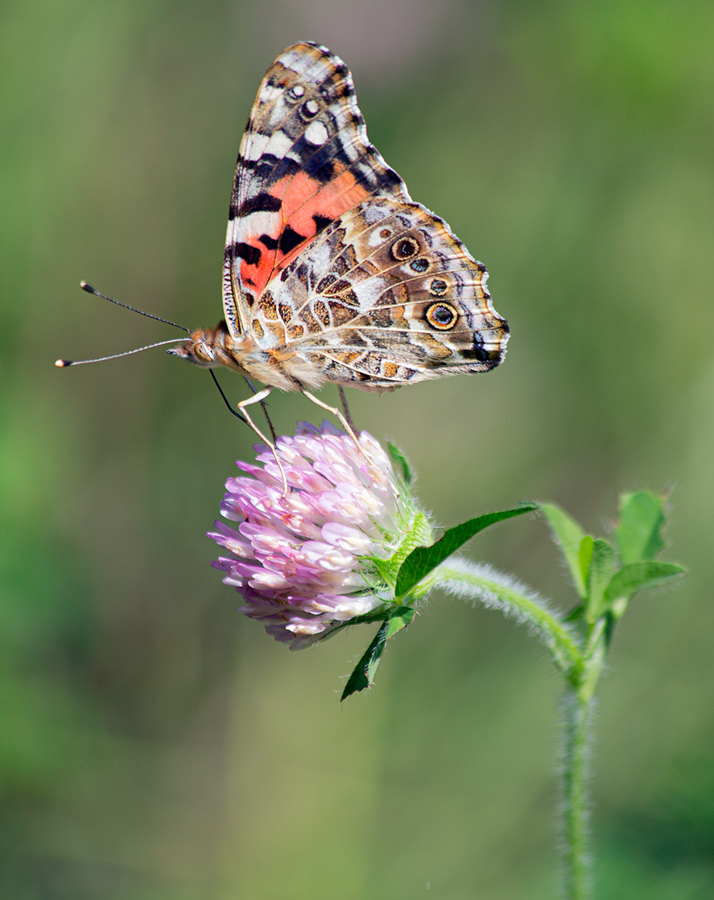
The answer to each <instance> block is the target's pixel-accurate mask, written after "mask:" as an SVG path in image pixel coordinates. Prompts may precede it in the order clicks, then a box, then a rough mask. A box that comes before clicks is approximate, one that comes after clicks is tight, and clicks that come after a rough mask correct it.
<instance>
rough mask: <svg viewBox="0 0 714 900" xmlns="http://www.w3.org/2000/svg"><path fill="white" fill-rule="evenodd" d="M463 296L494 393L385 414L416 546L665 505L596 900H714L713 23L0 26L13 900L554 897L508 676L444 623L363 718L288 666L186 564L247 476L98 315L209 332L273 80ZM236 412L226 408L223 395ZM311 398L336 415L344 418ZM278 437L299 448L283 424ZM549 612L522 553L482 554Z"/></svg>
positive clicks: (601, 742)
mask: <svg viewBox="0 0 714 900" xmlns="http://www.w3.org/2000/svg"><path fill="white" fill-rule="evenodd" d="M304 38H307V39H312V40H318V41H320V42H322V43H325V44H327V45H328V46H329V47H330V48H331V49H333V50H335V51H336V52H338V53H339V54H340V55H341V56H342V57H343V58H344V59H345V61H346V62H347V63H348V65H349V66H350V67H351V68H352V70H353V72H354V76H355V81H356V85H357V90H358V95H359V98H360V104H361V107H362V110H363V112H364V114H365V116H366V119H367V123H368V126H369V131H370V136H371V138H372V140H373V141H374V142H375V144H376V145H377V146H378V148H379V149H380V150H381V152H382V153H383V155H384V156H385V157H386V159H387V161H388V162H389V163H390V164H391V165H393V166H394V167H395V168H396V169H397V170H398V171H399V172H400V173H401V174H402V175H403V176H404V178H405V179H406V181H407V183H408V185H409V187H410V189H411V192H412V194H413V196H414V197H415V198H416V199H418V200H420V201H422V202H423V203H425V204H426V205H427V206H429V207H430V208H432V209H434V210H436V211H437V212H438V213H439V214H440V215H442V216H443V217H445V218H446V219H447V221H448V222H450V224H451V225H452V227H453V228H454V230H455V232H456V233H457V234H458V235H459V236H460V237H461V238H462V239H463V240H464V241H465V243H466V244H467V246H468V247H469V248H470V249H471V251H472V253H473V254H474V255H475V256H476V257H477V258H479V259H481V260H483V261H484V262H485V263H486V265H487V266H488V268H489V271H490V274H491V280H490V287H491V289H492V292H493V296H494V300H495V305H496V308H497V309H498V311H499V312H500V313H501V314H503V315H504V316H506V317H507V318H508V320H509V322H510V324H511V327H512V331H513V337H512V340H511V344H510V347H509V352H508V358H507V360H506V363H505V365H504V366H502V367H501V368H500V369H498V370H497V371H495V372H494V373H492V374H490V375H488V376H487V377H486V376H484V377H475V378H466V377H461V378H454V379H444V380H441V381H438V382H433V383H430V384H424V385H417V386H413V387H409V388H405V389H403V390H401V391H398V392H397V393H395V394H392V395H384V396H382V397H378V396H371V395H363V394H361V393H359V392H351V400H352V403H351V406H352V412H353V415H354V416H355V419H356V421H357V423H358V425H359V426H361V427H363V428H367V429H368V430H369V431H370V432H371V433H372V434H374V435H375V436H377V437H378V438H379V439H380V440H384V439H391V440H393V441H395V442H396V443H397V444H398V445H399V446H401V447H402V448H403V449H404V450H405V452H406V453H407V455H408V456H409V458H410V460H411V462H412V464H413V465H414V467H415V468H416V470H417V471H418V473H419V482H418V490H419V493H420V496H421V498H422V500H423V502H424V504H425V506H426V507H427V508H428V509H431V510H433V511H434V514H435V516H436V518H437V519H438V520H439V521H440V522H442V523H444V524H454V523H456V522H457V521H460V519H462V518H466V517H468V516H471V515H476V514H478V513H481V512H485V511H487V510H489V509H492V508H501V507H505V506H509V505H511V504H513V503H515V502H516V501H518V500H522V499H532V498H537V499H544V500H545V499H548V500H554V501H556V502H558V503H560V504H561V505H563V506H564V507H565V508H566V509H568V510H569V511H570V512H571V513H572V514H573V515H575V516H576V517H577V518H579V519H580V520H581V521H582V523H583V524H584V526H585V527H586V528H587V529H589V530H590V531H592V532H593V533H595V534H601V533H603V531H604V530H605V529H606V528H607V524H608V520H609V519H610V518H611V517H612V515H613V513H614V510H615V508H616V498H617V494H618V492H620V491H622V490H627V489H637V488H649V489H653V490H664V489H666V488H668V487H672V488H673V490H672V504H673V507H674V517H673V523H672V527H671V529H670V535H669V536H670V542H671V547H670V549H669V551H668V552H667V558H668V559H671V560H676V561H679V562H682V563H684V564H685V565H687V566H688V567H689V569H690V572H691V574H690V576H689V577H688V578H687V579H686V581H685V582H682V583H681V585H679V586H678V587H677V588H675V589H674V590H672V591H666V592H664V591H663V592H660V593H659V594H657V593H655V594H654V595H652V596H643V598H642V599H640V600H637V601H636V602H635V603H634V604H633V606H632V608H631V610H630V611H629V612H628V615H627V617H626V618H625V620H624V622H623V623H622V625H621V627H620V629H619V631H618V633H617V635H616V640H615V643H614V645H613V649H612V655H611V658H610V672H609V673H608V676H607V678H606V679H605V680H604V683H603V689H602V692H601V702H600V706H599V712H598V721H597V739H596V741H595V744H594V748H593V753H594V760H595V777H594V781H593V786H592V791H593V796H594V802H595V811H594V817H593V823H592V827H593V832H594V843H595V852H596V855H597V858H598V863H599V865H598V874H597V879H598V891H597V897H598V898H607V900H620V898H623V900H624V898H628V900H630V898H640V897H642V898H645V897H646V898H648V900H680V898H687V900H689V898H692V900H693V898H710V897H712V896H714V768H713V763H714V702H713V701H714V691H713V681H712V657H713V652H712V633H713V626H714V610H713V609H712V603H711V600H712V596H711V595H712V586H713V585H714V554H712V550H711V534H712V530H713V526H714V502H713V500H714V490H713V488H714V484H713V482H714V467H713V466H712V460H713V459H714V420H713V417H712V410H713V409H714V341H713V340H712V338H713V337H714V302H713V298H714V265H713V264H712V263H713V260H714V100H713V98H714V5H712V4H711V2H704V0H700V2H679V3H675V2H661V0H602V2H600V3H597V4H580V3H572V2H566V0H556V2H547V3H546V2H533V3H522V2H520V3H519V2H513V0H503V2H501V3H496V2H493V0H482V2H479V3H468V2H466V0H462V2H459V0H450V2H442V3H435V2H426V0H422V2H417V0H394V2H390V3H377V2H375V0H369V2H362V3H358V2H352V3H349V4H348V3H343V2H337V0H298V2H295V0H293V2H287V0H285V2H277V0H265V2H262V3H259V4H257V3H241V2H235V0H234V2H230V3H229V2H220V0H208V2H203V3H201V4H198V3H191V2H178V0H177V2H160V0H122V2H118V3H104V4H98V3H94V2H89V0H75V2H72V0H60V2H55V0H34V2H32V0H30V2H28V0H23V2H20V0H6V2H5V3H4V4H3V5H2V8H1V10H0V74H1V84H2V88H1V90H2V99H1V101H0V117H1V119H0V153H1V154H2V157H1V165H0V185H1V188H2V198H3V200H2V205H3V214H2V221H1V223H0V229H2V238H1V240H0V253H1V254H2V257H1V259H0V302H1V308H2V315H3V323H2V337H3V349H2V378H1V379H0V396H1V397H2V404H1V406H0V421H1V423H2V424H1V427H0V447H1V452H0V478H1V479H2V487H1V489H0V490H1V493H0V504H1V510H0V512H1V515H2V541H1V543H0V566H1V569H0V572H1V574H0V579H1V580H0V584H1V591H2V597H1V598H0V779H1V783H2V804H1V806H0V896H1V897H2V898H3V900H4V898H12V900H45V898H47V900H95V898H102V900H104V898H108V900H184V898H186V900H188V898H191V900H192V898H201V900H227V898H247V900H307V898H310V900H316V898H330V900H332V898H340V900H342V898H344V900H362V898H365V897H374V898H380V900H398V898H400V900H401V898H410V900H412V898H414V897H420V896H426V897H432V898H440V900H441V898H443V900H466V898H474V897H478V898H479V900H505V898H529V900H531V898H535V900H538V898H543V900H545V898H552V897H554V896H555V895H556V874H555V873H556V864H557V859H556V855H555V851H554V837H555V836H554V826H553V816H554V813H553V811H554V805H555V803H556V797H557V790H556V756H557V746H556V739H555V737H554V735H555V733H556V725H557V723H558V721H559V712H558V694H559V684H558V681H557V679H556V678H555V677H554V676H553V673H552V671H551V666H550V663H549V661H548V660H547V658H546V656H545V654H544V652H543V650H542V649H541V647H540V646H539V645H538V644H537V642H536V641H534V640H533V639H531V638H529V637H528V635H527V634H526V633H525V631H524V630H522V629H518V628H517V627H515V626H514V625H513V624H512V623H509V622H505V621H503V620H502V619H501V618H500V617H499V615H498V614H496V613H492V612H491V613H489V612H485V611H483V610H480V609H477V610H475V611H474V610H472V609H470V608H466V607H465V606H464V605H462V604H461V603H460V602H457V601H453V600H450V599H446V598H443V597H438V598H436V599H434V600H433V601H432V602H431V605H430V606H429V608H428V609H427V610H426V611H425V612H424V614H423V615H422V616H420V617H419V619H418V620H417V622H416V623H415V625H414V626H412V628H410V629H409V631H408V632H407V633H406V634H405V635H403V636H401V637H400V639H399V640H398V641H396V642H395V646H394V647H393V648H392V649H391V650H390V653H389V654H388V655H387V658H386V661H385V664H384V665H383V667H382V669H381V670H380V673H379V679H378V684H377V686H376V688H375V689H374V690H373V691H372V693H371V695H370V696H360V697H358V698H356V699H354V700H352V701H350V702H349V703H347V704H345V705H344V706H342V707H341V706H340V704H339V702H338V697H339V692H340V690H341V688H342V685H343V684H344V681H343V678H344V676H345V675H346V674H347V673H348V672H349V671H350V669H351V667H352V665H353V663H354V662H355V660H356V658H357V656H358V654H360V652H361V650H362V649H363V647H364V646H365V645H366V643H367V642H368V640H369V638H370V637H371V631H370V632H368V631H367V630H366V629H365V630H364V631H362V630H357V629H355V630H353V633H350V634H349V635H347V636H345V637H339V638H336V639H335V640H334V641H329V642H328V643H327V644H325V645H324V646H323V647H321V648H318V649H316V650H313V651H308V652H303V653H298V654H291V653H289V652H288V651H287V650H286V649H285V648H284V647H282V646H278V645H277V644H275V643H274V642H273V641H271V640H270V639H269V638H267V637H266V636H265V634H264V633H263V631H262V629H261V628H260V627H259V626H258V625H257V624H256V623H254V622H250V621H248V620H245V619H243V617H242V616H240V615H239V614H238V613H237V609H238V606H239V605H240V601H239V598H238V596H237V595H236V594H235V592H233V591H231V590H230V589H229V588H227V587H225V586H223V585H222V584H221V582H220V578H219V575H218V573H217V572H214V571H212V570H211V569H210V568H209V562H210V560H211V559H212V558H213V556H214V554H215V552H216V551H215V548H214V547H213V545H212V544H211V542H210V541H208V540H207V539H206V538H205V537H204V534H205V532H206V531H207V530H208V529H209V528H210V527H211V524H212V521H213V519H214V518H215V517H216V515H217V512H218V504H219V501H220V498H221V496H222V488H223V482H224V480H225V479H226V477H228V476H229V475H231V474H232V473H233V471H234V470H233V461H234V460H235V459H237V458H248V457H249V456H250V454H251V449H250V447H251V444H252V438H251V435H250V433H248V431H247V429H244V428H242V427H241V426H240V425H239V424H238V423H237V422H236V421H234V420H233V419H232V418H231V417H230V416H229V415H228V414H227V413H226V412H225V410H224V408H223V406H222V401H221V399H220V397H219V396H218V394H217V392H216V391H215V389H214V388H213V385H212V384H211V382H210V379H209V377H208V375H207V374H206V373H203V372H201V371H199V370H196V369H194V368H193V367H190V366H187V365H185V364H181V363H179V362H178V361H176V360H173V359H169V358H167V357H166V356H165V355H164V354H163V353H162V352H161V351H160V350H157V351H153V352H151V353H145V354H142V355H140V356H137V357H134V358H132V359H128V360H119V361H115V362H108V363H105V364H103V365H98V366H94V367H92V368H79V369H73V370H70V371H59V370H57V369H55V368H54V367H53V365H52V363H53V361H54V359H55V358H56V357H58V356H66V357H69V358H82V357H86V356H99V355H103V354H107V353H112V352H116V351H119V350H124V349H127V348H130V347H135V346H139V345H141V344H143V343H148V342H150V341H153V340H161V339H162V338H165V337H173V336H174V332H173V331H172V330H171V329H168V328H166V327H165V326H161V325H159V324H157V323H153V322H149V321H148V320H146V319H142V318H140V317H139V316H134V315H131V314H129V313H125V312H124V311H122V310H117V309H116V308H113V307H110V306H109V304H106V303H104V302H103V301H100V300H96V299H95V298H91V297H89V296H88V295H86V294H83V293H81V292H80V290H79V287H78V283H79V280H80V279H81V278H86V279H87V280H89V281H90V282H91V283H93V284H95V285H96V287H98V288H100V289H102V290H104V291H107V292H108V293H110V294H111V295H113V296H116V297H117V298H118V299H120V300H123V301H125V302H127V303H132V304H136V305H138V306H141V307H143V308H147V309H149V310H151V311H153V312H155V313H158V314H159V315H163V316H167V317H169V318H172V319H175V320H177V321H179V322H181V323H185V324H187V325H188V326H190V327H196V326H198V325H204V326H210V325H215V324H216V322H217V321H218V319H219V318H220V316H221V315H222V313H221V306H220V272H221V260H222V252H223V239H224V232H225V219H226V213H227V208H228V197H229V190H230V184H231V179H232V177H233V166H234V162H235V157H236V153H237V148H238V143H239V141H240V137H241V134H242V130H243V127H244V123H245V121H246V119H247V115H248V111H249V109H250V104H251V103H252V100H253V97H254V95H255V91H256V89H257V86H258V83H259V81H260V79H261V78H262V76H263V74H264V72H265V70H266V69H267V67H268V65H269V64H270V63H271V61H272V60H273V58H274V57H275V56H276V55H277V54H278V53H279V52H280V51H281V50H282V49H283V48H284V47H285V46H286V45H287V44H289V43H292V42H293V41H295V40H298V39H304ZM223 383H224V385H225V386H226V388H227V389H228V390H229V391H230V393H231V396H232V397H233V399H234V400H237V399H240V398H241V397H243V396H244V395H245V388H244V385H243V383H242V382H241V381H240V379H238V378H232V377H231V376H230V375H226V376H224V377H223ZM334 396H335V395H334V393H333V390H332V388H327V389H325V391H324V392H323V393H322V397H323V399H326V400H332V399H333V398H334ZM271 410H272V413H273V417H274V420H275V423H276V426H277V428H278V429H279V430H280V431H283V432H285V431H290V430H292V428H293V426H294V423H295V421H296V419H299V418H308V417H309V418H311V419H313V420H315V419H316V416H315V410H314V408H313V407H312V406H311V405H310V404H308V403H307V402H306V401H305V402H303V401H301V398H297V397H295V396H294V395H277V393H276V394H274V395H273V397H272V398H271ZM468 552H469V554H470V555H471V557H472V558H474V559H483V560H487V561H489V562H491V563H493V564H494V565H496V566H498V567H500V568H502V569H506V570H509V571H513V572H515V574H516V575H517V576H518V577H520V578H522V579H523V580H524V581H526V582H527V583H529V584H531V585H532V586H533V587H535V588H537V589H538V590H539V591H541V592H542V593H544V594H546V595H548V596H551V597H552V598H553V599H554V601H555V602H556V603H558V604H561V605H562V606H563V607H564V608H565V607H567V606H568V605H569V604H570V603H571V602H572V599H573V598H572V594H571V592H570V589H569V586H568V584H567V583H566V579H565V576H564V572H563V571H562V568H561V566H560V564H559V562H558V560H557V555H556V553H555V550H554V548H553V547H552V545H551V544H550V543H549V540H548V537H547V534H546V529H545V526H544V525H543V524H542V523H541V522H539V521H537V520H535V519H528V520H522V521H521V520H519V521H516V522H512V523H508V524H505V525H503V526H501V527H500V528H498V529H495V530H494V531H493V532H492V533H485V534H484V535H482V536H479V537H478V538H477V539H475V540H474V542H473V543H472V545H471V546H470V547H469V549H468Z"/></svg>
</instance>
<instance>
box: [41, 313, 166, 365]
mask: <svg viewBox="0 0 714 900" xmlns="http://www.w3.org/2000/svg"><path fill="white" fill-rule="evenodd" d="M123 305H124V304H123V303H121V304H120V306H123ZM177 341H183V338H171V339H170V340H168V341H159V342H158V343H157V344H147V345H146V346H145V347H136V348H135V349H134V350H125V351H124V352H123V353H112V355H111V356H99V357H97V359H58V360H56V361H55V365H56V366H57V368H58V369H66V368H67V367H68V366H86V365H87V364H88V363H95V362H106V361H107V360H108V359H119V357H120V356H132V355H133V354H134V353H141V352H142V351H143V350H153V348H154V347H163V346H164V344H175V343H176V342H177Z"/></svg>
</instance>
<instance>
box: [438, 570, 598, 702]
mask: <svg viewBox="0 0 714 900" xmlns="http://www.w3.org/2000/svg"><path fill="white" fill-rule="evenodd" d="M432 579H433V580H432V581H431V584H430V585H429V586H430V587H431V586H435V587H442V588H445V589H446V590H448V591H451V592H452V593H455V594H458V595H459V596H462V597H467V598H468V599H471V600H474V601H478V602H480V603H483V604H484V605H485V606H487V607H490V608H496V609H500V610H501V611H502V612H504V613H506V614H507V615H511V616H513V617H514V618H516V619H517V620H518V621H520V622H523V623H525V624H527V625H529V626H530V627H531V628H533V629H534V630H535V631H536V632H538V634H540V636H541V637H542V639H543V640H544V642H545V644H546V646H547V647H548V649H549V650H550V653H551V656H552V658H553V662H554V663H555V664H556V666H557V667H558V669H559V670H560V671H561V672H562V673H563V675H564V676H565V678H566V679H567V681H568V683H569V684H571V685H572V686H576V685H578V684H579V683H580V678H581V675H582V667H583V659H582V654H581V651H580V648H579V646H578V643H577V639H576V638H575V637H574V635H573V634H572V633H571V632H570V630H569V629H568V627H567V625H565V624H564V623H563V622H562V621H561V620H560V619H559V618H558V616H557V615H556V614H555V613H553V612H551V610H550V609H548V606H547V603H546V602H545V601H544V600H542V599H541V598H540V597H538V596H537V595H536V594H534V593H532V592H530V591H529V592H525V591H524V590H522V589H520V590H519V588H521V586H520V585H518V584H515V583H514V582H512V581H511V580H510V579H508V578H507V577H505V576H501V575H499V573H497V572H494V571H493V570H491V569H488V568H485V567H482V566H476V565H474V564H472V563H469V562H467V561H466V560H462V559H458V558H454V557H452V558H451V559H449V560H448V562H445V563H442V564H441V565H440V566H439V567H438V568H437V569H435V570H434V572H433V573H432Z"/></svg>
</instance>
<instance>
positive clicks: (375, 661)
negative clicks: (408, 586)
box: [340, 606, 416, 701]
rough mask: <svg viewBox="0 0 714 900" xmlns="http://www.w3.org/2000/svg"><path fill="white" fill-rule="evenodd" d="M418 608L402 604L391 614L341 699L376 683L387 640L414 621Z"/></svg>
mask: <svg viewBox="0 0 714 900" xmlns="http://www.w3.org/2000/svg"><path fill="white" fill-rule="evenodd" d="M415 616H416V610H414V609H413V608H412V607H411V606H400V607H398V608H397V609H395V610H393V611H392V612H391V613H390V614H389V618H388V619H387V620H386V621H384V622H383V623H382V625H381V626H380V628H379V631H378V632H377V634H376V635H375V636H374V639H373V641H372V643H371V644H370V645H369V647H367V649H366V650H365V652H364V655H363V656H362V658H361V659H360V661H359V662H358V663H357V665H356V666H355V667H354V669H353V671H352V674H351V675H350V677H349V678H348V679H347V684H346V685H345V689H344V691H342V696H341V697H340V700H341V701H342V700H346V699H347V697H349V696H350V695H351V694H356V693H358V692H359V691H364V690H366V689H367V688H369V687H372V685H373V684H374V676H375V673H376V671H377V668H378V667H379V663H380V662H381V659H382V654H383V653H384V648H385V647H386V645H387V641H388V640H389V639H390V638H393V637H394V635H395V634H396V633H397V632H398V631H401V630H402V628H406V626H407V625H409V624H410V623H411V622H413V621H414V617H415Z"/></svg>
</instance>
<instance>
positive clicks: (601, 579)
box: [587, 538, 615, 622]
mask: <svg viewBox="0 0 714 900" xmlns="http://www.w3.org/2000/svg"><path fill="white" fill-rule="evenodd" d="M614 572H615V548H614V547H613V546H612V544H611V543H610V542H609V541H606V540H604V539H603V538H597V540H595V541H593V542H592V556H591V560H590V572H589V573H588V605H587V619H588V621H589V622H595V621H596V620H597V619H599V618H600V616H601V615H602V614H603V613H604V612H605V604H604V603H603V598H604V596H605V591H606V590H607V588H608V585H610V584H611V582H612V577H613V574H614Z"/></svg>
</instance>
